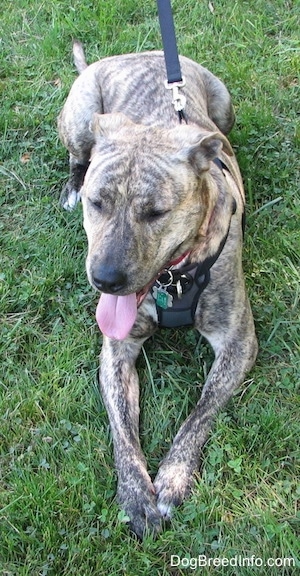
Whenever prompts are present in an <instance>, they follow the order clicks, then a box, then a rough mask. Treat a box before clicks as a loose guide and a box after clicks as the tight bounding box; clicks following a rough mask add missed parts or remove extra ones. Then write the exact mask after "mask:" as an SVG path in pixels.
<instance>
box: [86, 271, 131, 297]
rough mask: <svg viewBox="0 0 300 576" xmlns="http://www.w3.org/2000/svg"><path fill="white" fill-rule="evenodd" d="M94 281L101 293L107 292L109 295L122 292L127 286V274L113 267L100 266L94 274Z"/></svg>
mask: <svg viewBox="0 0 300 576" xmlns="http://www.w3.org/2000/svg"><path fill="white" fill-rule="evenodd" d="M92 280H93V283H94V285H95V286H96V288H98V290H100V292H106V293H108V294H115V293H116V292H120V290H122V289H123V288H125V287H126V285H127V276H126V274H125V273H124V272H122V271H121V270H118V269H116V268H114V267H113V266H107V265H102V266H98V268H97V269H96V270H94V271H93V272H92Z"/></svg>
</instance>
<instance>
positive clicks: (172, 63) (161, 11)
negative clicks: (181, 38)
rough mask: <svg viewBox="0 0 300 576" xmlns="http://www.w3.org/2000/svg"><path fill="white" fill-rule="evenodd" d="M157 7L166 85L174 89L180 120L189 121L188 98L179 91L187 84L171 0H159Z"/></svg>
mask: <svg viewBox="0 0 300 576" xmlns="http://www.w3.org/2000/svg"><path fill="white" fill-rule="evenodd" d="M157 8H158V17H159V24H160V31H161V37H162V43H163V48H164V56H165V63H166V69H167V81H166V83H165V87H166V88H167V89H171V90H172V91H173V102H172V103H173V105H174V108H175V111H176V112H177V113H178V117H179V121H180V122H182V120H184V121H185V122H186V123H187V118H186V115H185V113H184V107H185V103H186V98H185V96H183V94H180V92H179V89H180V88H182V86H184V85H185V79H184V77H183V76H182V74H181V68H180V62H179V56H178V50H177V43H176V34H175V27H174V20H173V14H172V8H171V1H170V0H157Z"/></svg>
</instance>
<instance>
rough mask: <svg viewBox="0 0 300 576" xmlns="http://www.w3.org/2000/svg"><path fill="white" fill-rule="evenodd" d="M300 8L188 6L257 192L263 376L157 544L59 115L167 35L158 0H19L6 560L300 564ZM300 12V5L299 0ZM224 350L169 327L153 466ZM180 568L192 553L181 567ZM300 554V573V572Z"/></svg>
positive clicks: (8, 81)
mask: <svg viewBox="0 0 300 576" xmlns="http://www.w3.org/2000/svg"><path fill="white" fill-rule="evenodd" d="M297 4H298V3H297V2H290V1H287V0H277V1H276V2H269V1H267V2H266V1H262V0H253V2H250V3H249V2H243V1H237V2H230V3H228V2H225V1H224V0H220V1H217V0H216V1H215V2H213V3H210V4H209V3H208V2H194V1H192V0H185V2H184V3H182V2H179V1H177V0H174V2H173V6H174V14H175V21H176V27H177V32H178V42H179V48H180V51H181V52H182V53H184V54H185V55H187V56H190V57H191V58H194V59H196V60H198V61H199V62H202V63H203V64H204V65H207V66H208V67H209V68H211V70H212V71H213V72H215V73H216V74H217V75H219V76H220V77H221V78H222V79H223V80H224V81H225V82H226V83H227V85H228V87H229V88H230V90H231V93H232V96H233V100H234V103H235V107H236V112H237V123H236V127H235V129H234V131H233V133H232V136H231V141H232V143H233V145H234V146H235V148H236V151H237V156H238V160H239V163H240V166H241V169H242V173H243V177H244V181H245V185H246V192H247V197H248V210H247V212H248V226H247V235H246V240H245V250H244V261H245V274H246V279H247V285H248V289H249V294H250V298H251V302H252V307H253V312H254V316H255V321H256V327H257V334H258V337H259V342H260V354H259V357H258V361H257V364H256V366H255V368H254V369H253V371H252V372H251V374H250V375H249V379H248V380H247V382H245V384H244V385H243V387H242V388H241V390H240V391H239V392H237V393H236V395H235V397H234V398H233V399H232V401H231V402H229V404H228V406H227V407H226V409H225V410H224V411H223V412H222V413H221V414H220V416H219V417H218V420H217V423H216V426H215V428H214V431H213V432H212V434H211V438H210V441H209V443H208V445H207V446H206V448H205V450H204V454H203V464H202V470H201V475H200V474H199V477H198V481H197V484H196V487H195V490H194V492H193V495H192V497H191V499H190V500H188V501H187V502H185V503H184V505H183V506H182V507H181V508H180V509H178V510H177V511H176V513H175V515H174V519H173V521H172V523H171V524H170V525H169V526H168V527H167V529H166V531H165V532H164V533H163V534H161V535H160V536H159V537H158V538H157V540H153V539H152V538H151V537H149V538H147V539H146V540H145V541H144V542H143V543H139V542H138V541H136V540H135V539H134V538H133V537H132V536H131V535H130V534H129V533H128V531H127V526H126V518H124V515H122V513H120V512H119V509H118V507H117V504H116V502H115V499H114V495H115V488H116V476H115V471H114V466H113V459H112V445H111V438H110V433H109V427H108V420H107V417H106V414H105V411H104V408H103V405H102V402H101V399H100V397H99V394H98V390H97V384H96V372H97V355H98V351H99V348H100V335H99V332H98V330H97V328H96V326H95V322H94V309H95V305H96V296H95V294H94V293H93V291H92V290H91V289H90V287H89V286H88V283H87V280H86V276H85V271H84V259H85V252H86V241H85V236H84V232H83V229H82V225H81V211H80V209H78V210H77V211H75V212H74V213H71V214H69V213H64V212H63V211H61V209H60V208H59V206H58V198H59V194H60V190H61V188H62V185H63V183H64V182H65V180H66V178H67V170H68V168H67V155H66V152H65V150H64V149H63V148H62V146H61V144H60V143H59V141H58V137H57V133H56V116H57V114H58V112H59V110H60V108H61V106H62V103H63V101H64V99H65V97H66V95H67V93H68V90H69V88H70V85H71V83H72V81H73V79H74V78H75V74H74V69H73V67H72V61H71V56H70V52H71V40H72V38H73V37H77V38H79V39H80V40H82V41H83V42H84V44H85V46H86V51H87V54H88V59H89V61H90V62H91V61H93V60H94V59H96V58H99V57H103V56H105V55H109V54H115V53H118V52H127V51H131V52H132V51H136V50H148V49H156V48H159V47H160V46H161V41H160V36H159V29H158V23H157V16H156V7H155V2H146V1H143V2H140V3H139V4H137V3H136V2H134V1H133V0H126V1H123V2H121V1H120V0H115V2H105V1H104V0H99V2H90V1H88V0H83V1H82V0H81V2H79V1H77V0H72V2H67V1H66V0H58V1H55V2H54V1H52V2H51V1H48V2H40V1H37V0H31V1H30V2H28V0H26V2H25V0H15V2H14V3H11V2H10V1H9V0H2V4H1V6H2V9H1V16H0V18H1V30H2V32H1V38H0V47H1V61H0V66H1V68H0V90H1V117H0V125H1V131H0V134H1V143H0V147H1V163H0V179H1V182H0V194H1V196H0V202H1V221H0V240H1V270H0V290H1V291H0V302H1V335H0V351H1V368H0V371H1V374H0V380H1V387H0V395H1V396H0V403H1V420H0V447H1V448H0V535H1V538H0V574H1V575H3V576H15V575H17V576H25V575H30V576H40V575H41V576H46V575H47V576H64V575H66V576H69V575H72V574H76V575H77V576H89V575H90V574H95V575H97V576H100V575H102V574H103V575H104V574H112V575H117V574H123V575H126V576H138V575H144V574H149V575H151V576H152V575H155V576H165V575H168V574H172V575H173V576H175V575H176V576H177V575H180V574H187V573H195V572H196V573H200V572H201V573H203V574H212V573H215V572H216V573H220V574H226V575H229V576H233V575H237V574H238V575H242V576H248V574H249V575H250V574H253V573H261V574H264V573H266V572H265V570H266V569H265V568H259V567H256V568H251V567H247V566H246V565H244V566H243V567H235V566H234V565H233V564H232V565H230V566H227V567H223V568H219V569H218V570H217V569H216V568H214V567H212V566H211V567H209V566H206V567H205V568H203V569H200V568H199V570H198V569H197V570H196V571H195V570H194V569H193V568H192V562H191V563H190V566H189V567H186V563H188V560H186V561H183V562H182V563H181V564H180V565H179V566H173V567H172V566H171V555H177V556H180V557H181V558H182V559H183V558H194V557H198V555H199V554H200V555H201V554H204V555H206V556H207V558H228V559H232V558H234V557H235V556H236V555H239V556H241V557H251V556H252V555H255V557H256V558H262V559H263V561H264V562H265V561H267V559H268V558H287V557H289V558H293V559H295V562H296V561H297V558H298V564H295V566H294V567H283V566H282V567H281V568H278V567H268V568H267V570H268V571H267V574H268V575H269V574H270V575H271V576H273V575H274V576H275V575H278V574H283V575H292V574H296V573H297V570H298V569H299V540H298V539H297V530H299V512H298V511H297V502H298V501H299V495H300V493H299V483H298V480H299V469H297V465H298V464H299V445H298V439H299V420H298V410H299V348H300V337H299V253H300V243H299V216H300V209H299V192H298V190H299V172H298V165H299V137H300V126H299V118H297V99H298V101H299V37H298V16H299V14H298V11H297ZM298 8H299V4H298ZM210 361H211V353H210V351H209V349H208V348H207V346H206V345H205V344H204V343H203V342H199V341H198V338H197V336H196V334H195V333H194V332H193V331H187V332H183V333H182V332H180V331H175V332H174V333H173V332H166V331H162V332H160V333H159V334H158V336H157V337H155V339H153V340H151V341H150V342H149V343H148V344H147V345H146V346H145V354H144V356H141V358H140V360H139V373H140V379H141V389H142V398H141V403H142V422H141V435H142V443H143V447H144V450H145V453H146V454H147V458H148V461H149V468H150V471H151V472H152V473H154V472H155V471H156V470H157V467H158V463H159V461H160V459H161V458H162V456H163V455H164V454H165V452H166V450H167V449H168V446H169V445H170V442H171V439H172V437H173V436H174V434H175V432H176V430H177V429H178V426H179V424H180V422H182V420H183V419H184V417H185V416H186V415H187V414H188V412H189V411H190V409H191V407H192V406H193V404H194V403H195V401H196V399H197V398H198V397H199V386H201V385H202V382H203V380H204V378H205V374H206V373H207V372H208V370H209V365H210ZM175 564H176V562H175ZM297 566H298V568H297Z"/></svg>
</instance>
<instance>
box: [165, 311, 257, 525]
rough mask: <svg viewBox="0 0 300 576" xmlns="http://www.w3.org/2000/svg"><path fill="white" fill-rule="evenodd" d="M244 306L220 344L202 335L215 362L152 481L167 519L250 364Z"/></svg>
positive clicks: (250, 332) (251, 342) (252, 342)
mask: <svg viewBox="0 0 300 576" xmlns="http://www.w3.org/2000/svg"><path fill="white" fill-rule="evenodd" d="M248 306H249V305H248V304H247V302H246V303H245V308H244V310H241V312H242V315H243V313H244V318H246V320H245V319H244V321H243V322H240V324H239V326H238V327H237V328H236V329H234V330H232V331H231V335H230V336H229V337H228V338H226V337H224V342H222V343H220V342H221V341H222V335H220V331H217V330H216V331H215V333H210V334H209V335H208V334H206V337H207V339H208V340H209V341H210V343H211V345H212V346H213V348H214V351H215V361H214V363H213V365H212V368H211V370H210V373H209V375H208V378H207V381H206V383H205V386H204V388H203V391H202V395H201V398H200V400H199V402H198V403H197V405H196V407H195V409H194V410H193V411H192V413H191V414H190V416H189V417H188V418H187V420H186V421H185V422H184V423H183V425H182V426H181V428H180V430H179V432H178V434H177V435H176V437H175V439H174V442H173V445H172V447H171V449H170V451H169V453H168V454H167V456H166V458H165V459H164V461H163V462H162V464H161V466H160V469H159V471H158V474H157V477H156V479H155V481H154V487H155V489H156V493H157V498H158V504H157V505H158V508H159V510H160V512H161V514H162V516H165V517H167V518H168V517H170V515H171V511H172V508H173V506H178V505H179V504H180V503H181V502H182V500H183V499H184V498H185V497H186V496H187V494H188V492H189V490H190V488H191V486H192V481H193V474H194V473H195V472H196V471H197V470H198V468H199V462H200V455H201V449H202V447H203V445H204V444H205V442H206V440H207V438H208V435H209V432H210V430H211V427H212V424H213V421H214V419H215V416H216V414H217V412H218V410H219V409H220V408H222V407H223V406H224V405H225V404H226V402H227V401H228V400H229V398H230V397H231V396H232V394H233V391H234V390H235V389H236V388H237V386H238V385H239V384H241V382H242V381H243V380H244V377H245V374H246V371H247V370H249V369H250V368H251V366H252V364H253V363H254V360H255V357H256V352H257V343H256V338H255V334H254V327H253V320H252V314H251V311H250V308H249V307H248ZM220 336H221V338H220Z"/></svg>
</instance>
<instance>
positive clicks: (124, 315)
mask: <svg viewBox="0 0 300 576" xmlns="http://www.w3.org/2000/svg"><path fill="white" fill-rule="evenodd" d="M188 254H189V252H185V253H184V254H182V256H180V257H179V258H177V259H176V260H171V261H170V262H169V263H168V264H167V265H166V266H164V267H163V268H162V270H160V271H159V273H158V274H157V275H156V276H155V277H154V278H153V279H152V280H151V282H149V283H148V284H147V285H146V286H144V287H143V288H142V290H140V291H139V292H133V293H132V294H128V295H127V296H116V295H114V294H106V293H102V294H101V296H100V299H99V302H98V306H97V309H96V320H97V324H98V326H99V328H100V330H101V332H102V333H103V334H104V335H105V336H108V337H109V338H113V339H115V340H124V339H125V338H126V337H127V336H128V334H129V333H130V331H131V329H132V327H133V325H134V323H135V320H136V317H137V311H138V307H139V306H140V305H141V304H142V302H143V301H144V299H145V298H146V296H147V294H148V292H149V290H150V289H151V286H152V285H153V284H154V282H155V280H156V279H157V278H158V277H159V276H160V274H161V273H162V271H163V270H164V269H166V268H169V267H170V266H176V265H179V264H181V262H183V261H184V260H185V259H186V258H187V257H188Z"/></svg>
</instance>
